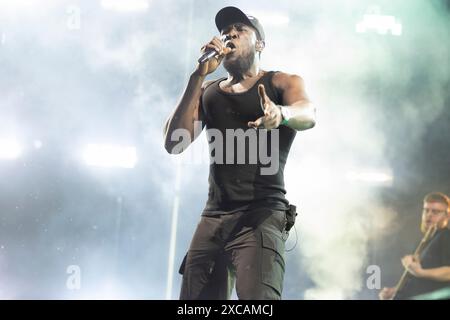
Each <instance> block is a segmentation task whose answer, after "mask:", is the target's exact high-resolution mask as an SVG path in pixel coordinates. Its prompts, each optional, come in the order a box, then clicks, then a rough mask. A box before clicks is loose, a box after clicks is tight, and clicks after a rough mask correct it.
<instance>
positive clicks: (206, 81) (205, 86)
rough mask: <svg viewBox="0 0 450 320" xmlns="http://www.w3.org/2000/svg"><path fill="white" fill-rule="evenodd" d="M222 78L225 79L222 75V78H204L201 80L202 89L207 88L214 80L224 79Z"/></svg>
mask: <svg viewBox="0 0 450 320" xmlns="http://www.w3.org/2000/svg"><path fill="white" fill-rule="evenodd" d="M224 79H226V78H224V77H222V78H217V79H212V80H205V81H204V82H203V84H202V89H203V90H205V89H207V88H208V87H209V86H210V85H212V84H213V83H214V82H217V81H221V80H224Z"/></svg>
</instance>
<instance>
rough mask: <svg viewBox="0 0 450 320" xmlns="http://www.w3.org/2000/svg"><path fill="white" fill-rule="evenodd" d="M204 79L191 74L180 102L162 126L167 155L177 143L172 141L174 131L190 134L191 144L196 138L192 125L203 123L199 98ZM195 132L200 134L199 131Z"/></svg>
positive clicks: (196, 73) (196, 74)
mask: <svg viewBox="0 0 450 320" xmlns="http://www.w3.org/2000/svg"><path fill="white" fill-rule="evenodd" d="M204 78H205V76H202V75H200V74H199V73H198V72H194V73H192V75H191V76H190V78H189V82H188V84H187V86H186V89H185V91H184V93H183V96H182V97H181V100H180V102H179V103H178V104H177V106H176V107H175V110H174V111H173V113H172V114H171V115H170V116H169V118H168V119H167V121H166V124H165V125H164V141H165V142H164V147H165V148H166V150H167V152H169V153H173V152H172V150H173V147H174V146H175V145H176V144H177V143H178V141H174V139H172V133H173V132H174V131H175V130H177V129H184V130H187V131H188V132H189V134H190V138H191V140H190V141H191V142H192V141H194V140H195V138H197V137H196V136H194V134H195V133H196V132H194V123H195V121H203V113H202V110H201V106H200V97H201V95H202V92H203V88H204V87H203V86H202V84H203V80H204ZM202 128H203V123H202ZM197 131H199V132H200V131H201V130H197Z"/></svg>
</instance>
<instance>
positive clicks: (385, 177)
mask: <svg viewBox="0 0 450 320" xmlns="http://www.w3.org/2000/svg"><path fill="white" fill-rule="evenodd" d="M347 179H348V180H350V181H352V182H363V183H369V184H380V185H392V182H393V180H394V178H393V177H392V173H390V172H389V171H388V170H360V171H349V172H347Z"/></svg>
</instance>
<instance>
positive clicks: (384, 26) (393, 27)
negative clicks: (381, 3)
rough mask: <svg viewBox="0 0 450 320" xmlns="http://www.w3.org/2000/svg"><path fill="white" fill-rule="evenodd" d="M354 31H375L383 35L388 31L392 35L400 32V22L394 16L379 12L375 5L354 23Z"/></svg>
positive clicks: (397, 34)
mask: <svg viewBox="0 0 450 320" xmlns="http://www.w3.org/2000/svg"><path fill="white" fill-rule="evenodd" d="M356 32H358V33H366V32H377V33H378V34H382V35H385V34H387V33H388V32H390V33H391V34H392V35H394V36H400V35H401V34H402V24H401V23H400V22H399V21H398V20H397V19H396V18H395V17H394V16H388V15H382V14H380V9H379V8H378V7H376V6H374V7H370V8H369V9H368V10H367V14H365V15H364V17H363V19H362V20H361V21H360V22H358V23H357V24H356Z"/></svg>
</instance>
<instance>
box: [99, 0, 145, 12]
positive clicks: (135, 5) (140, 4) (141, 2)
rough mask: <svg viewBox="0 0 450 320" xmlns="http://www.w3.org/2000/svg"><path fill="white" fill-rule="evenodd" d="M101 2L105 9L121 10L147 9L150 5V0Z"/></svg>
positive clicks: (104, 0) (110, 0) (108, 0)
mask: <svg viewBox="0 0 450 320" xmlns="http://www.w3.org/2000/svg"><path fill="white" fill-rule="evenodd" d="M100 4H101V6H102V7H103V8H104V9H107V10H113V11H120V12H131V11H145V10H147V9H148V7H149V1H148V0H101V2H100Z"/></svg>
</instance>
